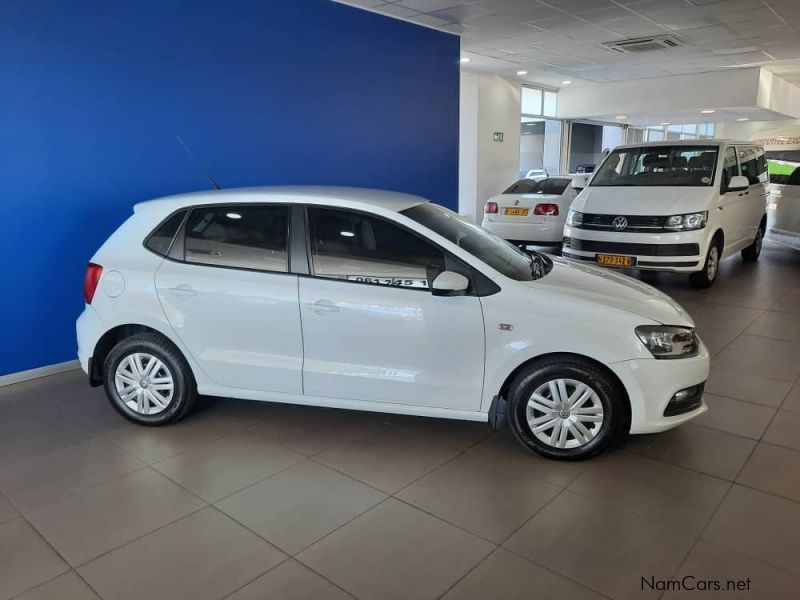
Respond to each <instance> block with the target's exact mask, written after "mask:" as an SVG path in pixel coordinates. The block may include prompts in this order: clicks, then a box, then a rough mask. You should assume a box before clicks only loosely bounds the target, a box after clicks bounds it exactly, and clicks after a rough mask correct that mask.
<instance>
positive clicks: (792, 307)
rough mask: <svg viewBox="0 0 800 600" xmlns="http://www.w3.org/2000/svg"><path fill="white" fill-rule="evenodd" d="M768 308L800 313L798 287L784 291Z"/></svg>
mask: <svg viewBox="0 0 800 600" xmlns="http://www.w3.org/2000/svg"><path fill="white" fill-rule="evenodd" d="M770 310H776V311H780V312H787V313H792V314H795V315H800V287H796V288H794V289H792V290H789V291H788V292H786V293H785V294H784V295H783V296H781V297H780V298H779V299H778V300H777V301H776V302H775V303H774V304H773V305H772V306H770Z"/></svg>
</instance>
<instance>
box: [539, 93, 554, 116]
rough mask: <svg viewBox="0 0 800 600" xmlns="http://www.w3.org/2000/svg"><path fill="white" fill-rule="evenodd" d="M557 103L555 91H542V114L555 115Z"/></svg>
mask: <svg viewBox="0 0 800 600" xmlns="http://www.w3.org/2000/svg"><path fill="white" fill-rule="evenodd" d="M557 104H558V94H556V93H555V92H547V91H546V92H545V93H544V106H543V110H542V114H543V115H544V116H545V117H555V116H556V108H557Z"/></svg>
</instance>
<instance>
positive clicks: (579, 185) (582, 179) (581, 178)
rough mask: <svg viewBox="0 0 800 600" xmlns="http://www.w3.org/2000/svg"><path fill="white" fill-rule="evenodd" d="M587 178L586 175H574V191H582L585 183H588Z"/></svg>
mask: <svg viewBox="0 0 800 600" xmlns="http://www.w3.org/2000/svg"><path fill="white" fill-rule="evenodd" d="M588 179H589V178H588V177H586V175H576V176H575V177H573V178H572V187H573V188H575V189H576V190H582V189H583V188H585V187H586V182H587V181H588Z"/></svg>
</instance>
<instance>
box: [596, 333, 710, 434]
mask: <svg viewBox="0 0 800 600" xmlns="http://www.w3.org/2000/svg"><path fill="white" fill-rule="evenodd" d="M710 362H711V358H710V356H709V353H708V349H707V348H706V347H705V345H704V344H703V343H702V341H701V342H700V352H699V353H698V354H697V356H693V357H691V358H676V359H672V360H664V359H662V360H657V359H655V358H638V359H634V360H626V361H622V362H618V363H613V364H610V365H609V367H610V368H611V370H612V371H614V374H615V375H616V376H617V377H619V379H620V381H622V384H623V385H624V386H625V389H626V390H627V392H628V398H629V400H630V403H631V428H630V432H631V433H658V432H660V431H666V430H667V429H672V428H673V427H677V426H678V425H681V424H682V423H685V422H686V421H690V420H692V419H694V418H695V417H696V416H698V415H701V414H703V413H704V412H706V411H707V410H708V407H707V406H706V403H705V402H704V401H701V402H700V406H698V407H697V408H695V409H693V410H690V411H688V412H684V413H681V414H678V415H674V416H664V412H665V411H667V405H668V404H669V403H670V400H671V399H672V397H673V396H674V395H675V393H676V392H678V391H679V390H683V389H686V388H689V387H692V386H696V385H702V384H704V383H705V381H706V380H707V379H708V370H709V365H710Z"/></svg>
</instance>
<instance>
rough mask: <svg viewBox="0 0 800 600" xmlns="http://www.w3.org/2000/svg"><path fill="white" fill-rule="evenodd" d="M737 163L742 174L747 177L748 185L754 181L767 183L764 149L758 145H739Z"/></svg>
mask: <svg viewBox="0 0 800 600" xmlns="http://www.w3.org/2000/svg"><path fill="white" fill-rule="evenodd" d="M739 164H740V165H741V168H742V175H744V176H745V177H747V179H748V181H749V182H750V185H753V184H754V183H769V175H768V174H767V159H766V157H765V156H764V149H763V148H759V147H758V146H739Z"/></svg>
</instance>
